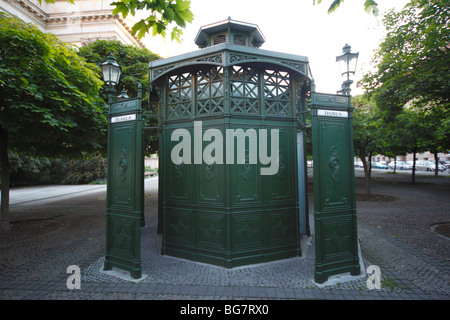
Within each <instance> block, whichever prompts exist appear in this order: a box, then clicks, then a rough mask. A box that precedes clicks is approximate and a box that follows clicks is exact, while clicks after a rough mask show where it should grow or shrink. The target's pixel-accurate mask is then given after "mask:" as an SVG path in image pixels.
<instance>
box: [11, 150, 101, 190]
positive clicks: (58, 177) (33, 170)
mask: <svg viewBox="0 0 450 320" xmlns="http://www.w3.org/2000/svg"><path fill="white" fill-rule="evenodd" d="M9 158H10V165H11V171H10V175H11V177H10V179H11V181H10V183H11V185H12V186H21V185H36V184H87V183H91V182H93V181H96V180H99V179H105V178H106V159H104V158H102V157H101V156H99V155H95V156H93V157H91V158H87V159H83V160H67V159H66V160H62V159H54V160H50V159H48V158H36V157H30V156H27V155H25V154H18V153H14V152H12V153H11V154H10V157H9Z"/></svg>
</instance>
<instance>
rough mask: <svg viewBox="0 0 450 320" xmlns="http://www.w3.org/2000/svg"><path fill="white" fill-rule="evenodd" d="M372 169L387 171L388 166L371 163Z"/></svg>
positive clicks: (382, 163)
mask: <svg viewBox="0 0 450 320" xmlns="http://www.w3.org/2000/svg"><path fill="white" fill-rule="evenodd" d="M372 168H374V169H388V165H387V164H386V163H384V162H372Z"/></svg>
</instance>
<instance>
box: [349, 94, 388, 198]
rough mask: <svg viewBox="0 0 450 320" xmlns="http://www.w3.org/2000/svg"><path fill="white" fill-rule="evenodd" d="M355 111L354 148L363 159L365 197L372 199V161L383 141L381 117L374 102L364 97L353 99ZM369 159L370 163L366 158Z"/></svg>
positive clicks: (356, 153)
mask: <svg viewBox="0 0 450 320" xmlns="http://www.w3.org/2000/svg"><path fill="white" fill-rule="evenodd" d="M352 105H354V106H355V109H354V110H353V146H354V150H355V155H356V156H358V157H359V158H360V159H361V162H362V163H363V168H364V179H365V197H366V199H370V167H371V163H370V159H371V156H372V154H375V153H377V152H378V151H379V146H380V145H381V142H380V141H381V139H380V135H379V123H380V116H379V115H378V114H377V112H376V107H375V105H374V103H373V102H370V101H368V100H367V99H365V98H364V96H354V97H352ZM367 157H368V158H369V163H368V162H367V160H366V158H367Z"/></svg>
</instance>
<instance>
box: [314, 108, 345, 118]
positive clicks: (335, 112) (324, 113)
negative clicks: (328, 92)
mask: <svg viewBox="0 0 450 320" xmlns="http://www.w3.org/2000/svg"><path fill="white" fill-rule="evenodd" d="M317 115H318V116H324V117H338V118H348V112H347V111H341V110H339V111H338V110H325V109H319V110H317Z"/></svg>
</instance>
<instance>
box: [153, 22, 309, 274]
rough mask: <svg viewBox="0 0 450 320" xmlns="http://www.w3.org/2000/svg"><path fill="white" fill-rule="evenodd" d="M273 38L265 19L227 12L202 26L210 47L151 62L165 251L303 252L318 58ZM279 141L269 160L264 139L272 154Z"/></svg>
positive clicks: (213, 256) (218, 254) (232, 261)
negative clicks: (308, 137)
mask: <svg viewBox="0 0 450 320" xmlns="http://www.w3.org/2000/svg"><path fill="white" fill-rule="evenodd" d="M264 41H265V39H264V36H263V34H262V32H261V31H260V30H259V28H258V26H256V25H253V24H249V23H244V22H239V21H234V20H231V19H228V20H225V21H222V22H218V23H215V24H211V25H208V26H205V27H202V28H201V29H200V31H199V32H198V34H197V37H196V39H195V43H196V44H197V45H198V46H199V47H200V48H201V50H198V51H195V52H192V53H188V54H184V55H181V56H176V57H172V58H168V59H164V60H158V61H155V62H152V63H150V84H151V86H152V91H153V96H154V95H155V94H156V95H157V97H158V99H159V103H160V116H161V128H162V132H161V136H160V139H161V140H160V149H159V156H160V167H159V177H160V178H159V179H160V185H159V210H160V220H161V221H160V222H162V224H161V230H162V234H163V240H162V254H166V255H171V256H176V257H182V258H186V259H190V260H195V261H201V262H206V263H210V264H215V265H220V266H223V267H227V268H232V267H236V266H241V265H247V264H253V263H260V262H265V261H272V260H277V259H283V258H288V257H293V256H300V255H301V250H300V237H301V236H302V234H308V233H309V229H308V219H307V217H308V214H307V205H306V204H307V198H306V191H305V188H306V183H305V179H306V167H305V165H306V161H305V154H304V149H305V142H304V139H303V132H304V130H305V110H306V106H305V99H306V94H307V93H308V92H309V88H310V79H309V74H308V70H309V64H308V59H307V58H306V57H303V56H297V55H290V54H281V53H277V52H271V51H265V50H261V49H258V48H259V47H260V46H261V45H262V44H263V43H264ZM180 129H181V130H180ZM261 129H264V130H261ZM275 129H276V130H275ZM275 131H276V132H275ZM230 132H231V134H233V133H234V137H233V136H231V138H230ZM239 132H240V133H242V134H241V135H239V134H238V133H239ZM211 136H214V138H212V137H211ZM274 136H277V138H278V139H276V141H275V140H274V139H273V138H274ZM218 137H219V138H221V137H222V138H221V139H218ZM187 139H188V141H186V140H187ZM219 140H221V141H219ZM181 141H182V142H183V143H187V142H190V143H189V144H186V145H189V147H186V148H183V150H181V148H180V144H181ZM243 141H245V143H242V142H243ZM273 141H275V142H278V143H279V153H278V157H277V158H276V159H275V158H273V160H274V161H272V163H268V162H267V161H266V162H265V163H264V161H261V160H262V158H261V149H262V148H261V146H262V147H266V148H267V150H266V151H267V152H265V153H264V155H268V156H270V151H271V147H272V146H271V143H275V142H273ZM213 142H214V143H217V144H215V146H217V148H215V149H214V151H212V152H210V153H208V154H209V155H210V156H212V157H213V158H214V159H213V160H214V161H208V159H206V158H205V153H206V151H207V150H208V148H211V145H212V144H213ZM266 142H267V144H266ZM241 143H242V144H241ZM230 144H231V146H230ZM208 146H209V147H208ZM188 148H189V150H187V149H188ZM219 149H220V150H219ZM174 150H176V151H175V154H174V153H173V152H174ZM179 151H180V152H179ZM174 156H175V157H178V156H179V158H182V159H183V160H182V161H174V160H175V159H174ZM272 156H275V155H272ZM255 159H256V160H255ZM210 160H211V159H210ZM271 166H272V167H273V168H275V169H274V172H273V174H270V173H269V174H264V170H265V169H266V170H269V169H270V167H271ZM276 167H278V168H277V170H276Z"/></svg>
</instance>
